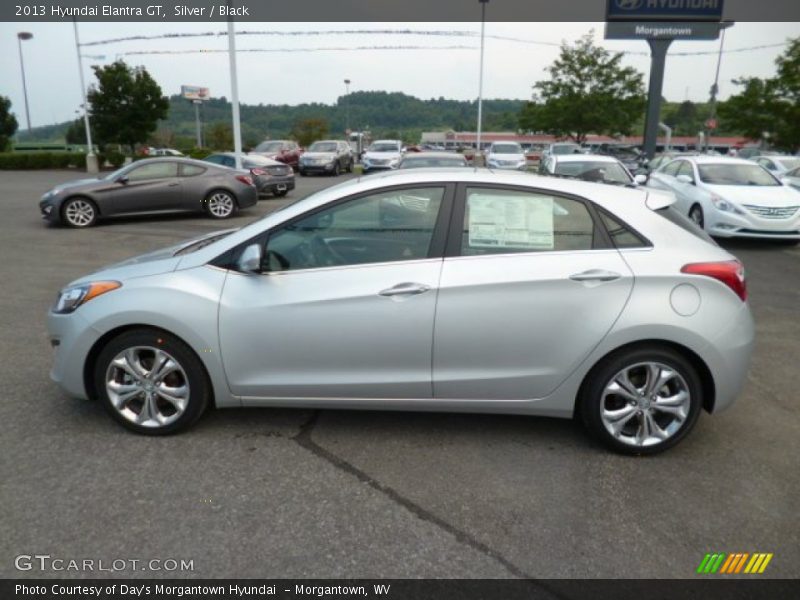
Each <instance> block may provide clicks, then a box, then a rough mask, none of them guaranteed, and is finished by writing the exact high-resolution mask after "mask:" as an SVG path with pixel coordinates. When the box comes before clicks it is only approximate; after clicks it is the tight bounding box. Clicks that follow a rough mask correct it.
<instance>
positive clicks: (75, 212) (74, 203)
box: [61, 197, 97, 228]
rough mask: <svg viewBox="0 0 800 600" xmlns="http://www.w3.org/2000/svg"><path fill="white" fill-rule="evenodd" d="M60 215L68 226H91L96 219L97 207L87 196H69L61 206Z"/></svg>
mask: <svg viewBox="0 0 800 600" xmlns="http://www.w3.org/2000/svg"><path fill="white" fill-rule="evenodd" d="M61 217H62V218H63V220H64V223H66V224H67V225H69V226H70V227H77V228H83V227H91V226H92V225H94V224H95V222H96V221H97V207H96V206H95V205H94V202H92V201H91V200H89V199H88V198H80V197H77V198H70V199H69V200H67V201H66V202H64V205H63V206H62V207H61Z"/></svg>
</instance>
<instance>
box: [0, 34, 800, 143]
mask: <svg viewBox="0 0 800 600" xmlns="http://www.w3.org/2000/svg"><path fill="white" fill-rule="evenodd" d="M78 27H79V34H80V40H81V42H82V43H84V44H85V43H89V42H93V41H100V40H106V39H110V38H117V37H125V36H132V35H159V34H169V33H192V32H196V33H201V32H214V33H217V32H220V31H223V30H224V29H225V25H224V24H219V23H163V24H162V23H79V25H78ZM236 27H237V31H256V30H258V31H264V30H269V31H280V32H289V31H295V32H296V31H302V32H313V31H316V32H320V31H330V30H337V31H342V30H353V29H359V30H363V29H367V30H372V31H375V30H385V29H391V30H401V29H412V30H414V31H428V32H430V31H447V32H454V31H458V32H462V31H466V32H470V33H471V34H472V36H471V37H470V36H442V35H430V34H427V35H423V34H415V35H391V34H385V33H384V34H375V33H372V34H354V33H349V34H325V35H291V36H288V35H284V36H275V35H246V36H245V35H237V42H236V43H237V49H238V50H239V52H237V63H238V69H237V70H238V75H239V98H240V101H241V102H242V103H245V104H259V103H262V104H292V105H293V104H300V103H304V102H321V103H326V104H331V103H334V102H336V100H337V98H338V97H339V96H342V95H343V94H344V93H345V84H344V80H345V79H350V80H351V82H352V83H351V85H350V91H351V92H353V91H362V90H369V91H372V90H384V91H389V92H403V93H406V94H409V95H412V96H416V97H419V98H423V99H428V98H438V97H440V96H443V97H445V98H448V99H456V100H470V99H475V98H476V97H477V95H478V71H479V69H478V65H479V56H480V53H479V37H477V35H478V34H479V33H480V23H311V22H305V23H240V24H237V26H236ZM18 31H28V32H30V33H32V34H33V39H31V40H28V41H24V42H22V52H23V58H24V61H25V75H26V78H27V90H28V100H29V103H30V113H31V125H32V126H33V127H37V126H41V125H49V124H53V123H57V122H62V121H65V120H68V119H73V118H75V117H76V116H77V114H78V112H77V111H78V110H79V108H80V105H81V102H82V100H81V90H80V84H79V79H78V59H77V53H76V49H75V38H74V33H73V25H72V23H8V22H4V23H0V56H3V57H5V59H4V60H3V61H0V95H6V96H9V97H10V99H11V102H12V111H13V112H14V113H15V114H16V115H17V120H18V121H19V123H20V129H24V128H25V111H24V102H23V93H22V77H21V72H20V64H19V54H18V48H17V36H16V33H17V32H18ZM590 31H594V38H595V41H596V42H597V43H598V44H602V45H603V46H604V47H606V48H608V49H609V50H613V51H616V52H624V53H625V56H624V59H623V62H624V64H626V65H630V66H632V67H635V68H636V69H638V70H639V71H640V72H642V73H643V74H644V76H645V85H647V77H648V74H649V67H650V59H649V49H648V46H647V44H646V43H645V42H643V41H612V40H604V39H603V31H604V24H603V23H491V22H490V23H487V24H486V35H487V39H486V46H485V59H484V61H485V62H484V83H483V89H484V98H515V99H529V98H530V97H531V93H532V85H533V84H534V83H535V82H536V81H538V80H541V79H546V78H547V74H546V73H545V71H544V69H545V68H546V67H547V66H548V65H549V64H550V63H552V61H553V60H555V58H556V57H557V56H558V51H559V49H558V46H557V45H558V44H559V43H561V42H562V41H568V42H571V41H574V40H576V39H577V38H579V37H580V36H582V35H584V34H586V33H589V32H590ZM490 36H499V37H512V38H518V39H522V40H526V41H527V43H523V42H519V41H511V40H501V39H496V38H495V37H490ZM797 36H800V23H737V24H736V25H735V26H734V27H732V28H731V29H729V30H728V31H727V33H726V37H725V49H726V50H735V49H738V48H743V47H749V46H759V45H771V44H778V43H782V42H785V41H786V40H787V39H788V38H791V37H797ZM533 42H537V43H533ZM227 44H228V42H227V37H226V36H216V35H215V36H212V37H196V38H188V39H155V40H137V41H127V42H118V43H113V44H106V45H98V46H83V47H82V48H81V54H82V55H84V57H86V58H84V77H85V80H86V84H87V86H88V85H90V84H91V83H92V82H93V81H94V76H93V74H92V71H91V65H92V64H100V65H102V64H109V63H111V62H113V61H114V60H115V59H117V58H124V59H125V60H126V61H127V62H128V63H130V64H133V65H144V66H145V67H146V68H147V70H148V71H149V72H150V73H151V75H153V77H154V78H155V79H156V81H157V82H158V83H159V84H160V85H161V88H162V89H163V91H164V93H165V94H166V95H171V94H174V93H179V92H180V86H181V85H182V84H187V85H199V86H205V87H208V88H210V91H211V95H212V96H226V97H228V98H230V96H231V84H230V75H229V68H228V55H227V53H226V52H220V53H203V54H147V55H125V54H124V53H126V52H136V51H155V50H157V51H180V50H225V49H227ZM359 46H436V47H437V48H442V47H448V46H449V47H452V46H466V48H450V49H402V50H400V49H393V50H376V49H367V50H355V51H342V50H330V48H334V47H335V48H342V47H344V48H355V47H359ZM309 48H329V49H328V50H316V51H313V52H286V51H285V50H288V49H309ZM718 48H719V42H718V41H717V42H713V41H704V42H685V41H684V42H675V43H673V44H672V47H671V50H670V55H668V57H667V66H666V75H665V80H664V94H663V95H664V97H666V98H667V99H668V100H671V101H682V100H685V99H689V100H692V101H705V100H707V99H708V94H709V88H710V87H711V84H712V83H713V80H714V73H715V70H716V66H717V53H716V51H717V50H718ZM246 49H269V50H276V51H277V52H264V53H261V52H258V53H256V52H244V50H246ZM784 50H785V47H779V48H764V49H758V50H752V51H748V52H728V53H726V54H724V55H723V59H722V64H721V69H720V84H719V86H720V93H719V97H720V98H722V99H724V98H726V97H728V96H729V95H730V94H732V93H736V91H737V88H736V86H735V85H733V84H732V83H731V80H732V79H736V78H738V77H745V76H755V77H770V76H772V75H774V73H775V58H776V57H777V56H779V55H780V54H781V53H782V52H783V51H784ZM683 52H708V53H710V54H706V55H695V56H678V55H677V53H683Z"/></svg>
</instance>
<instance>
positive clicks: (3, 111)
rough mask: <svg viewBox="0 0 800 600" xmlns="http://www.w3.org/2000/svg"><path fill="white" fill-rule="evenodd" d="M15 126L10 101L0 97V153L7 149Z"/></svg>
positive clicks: (14, 131) (15, 120) (15, 129)
mask: <svg viewBox="0 0 800 600" xmlns="http://www.w3.org/2000/svg"><path fill="white" fill-rule="evenodd" d="M17 126H18V123H17V118H16V117H15V116H14V115H13V113H12V112H11V100H9V99H8V98H6V97H5V96H0V152H3V151H5V150H7V149H8V147H9V143H10V142H11V137H12V136H13V135H14V134H15V133H16V132H17Z"/></svg>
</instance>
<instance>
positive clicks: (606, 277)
mask: <svg viewBox="0 0 800 600" xmlns="http://www.w3.org/2000/svg"><path fill="white" fill-rule="evenodd" d="M620 277H622V275H620V274H619V273H616V272H614V271H606V270H605V269H589V270H588V271H583V272H581V273H573V274H572V275H570V276H569V278H570V279H572V281H614V280H615V279H619V278H620Z"/></svg>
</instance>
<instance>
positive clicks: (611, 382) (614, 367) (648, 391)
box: [578, 346, 703, 454]
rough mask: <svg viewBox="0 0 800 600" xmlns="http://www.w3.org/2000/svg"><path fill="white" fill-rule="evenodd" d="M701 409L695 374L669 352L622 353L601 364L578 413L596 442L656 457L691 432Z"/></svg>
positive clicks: (587, 384)
mask: <svg viewBox="0 0 800 600" xmlns="http://www.w3.org/2000/svg"><path fill="white" fill-rule="evenodd" d="M702 405H703V390H702V385H701V382H700V378H699V376H698V375H697V371H696V370H695V368H694V367H693V366H692V365H691V364H690V363H689V362H688V361H687V360H686V359H685V358H684V357H683V356H682V355H681V354H679V353H677V352H675V351H674V350H672V349H670V348H662V347H655V346H654V347H651V348H642V347H640V348H633V349H629V350H624V351H622V352H620V353H617V354H615V355H612V356H610V357H608V358H606V359H604V360H603V361H601V362H600V363H599V364H598V365H597V366H596V367H595V368H594V369H593V370H592V371H591V373H590V374H589V376H588V377H587V380H586V382H585V383H584V385H583V388H582V390H581V395H580V398H579V400H578V409H579V411H580V414H581V417H582V418H583V422H584V424H585V425H586V427H587V428H588V430H589V432H590V433H592V434H593V435H594V436H595V437H596V438H597V439H599V440H600V441H601V442H602V443H604V444H605V445H606V446H609V447H610V448H612V449H614V450H616V451H618V452H622V453H625V454H656V453H658V452H663V451H664V450H667V449H668V448H671V447H672V446H674V445H675V444H677V443H678V442H679V441H680V440H681V439H683V437H685V436H686V435H687V434H688V433H689V431H690V430H691V429H692V427H694V424H695V423H696V422H697V418H698V416H699V415H700V410H701V408H702Z"/></svg>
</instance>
